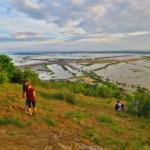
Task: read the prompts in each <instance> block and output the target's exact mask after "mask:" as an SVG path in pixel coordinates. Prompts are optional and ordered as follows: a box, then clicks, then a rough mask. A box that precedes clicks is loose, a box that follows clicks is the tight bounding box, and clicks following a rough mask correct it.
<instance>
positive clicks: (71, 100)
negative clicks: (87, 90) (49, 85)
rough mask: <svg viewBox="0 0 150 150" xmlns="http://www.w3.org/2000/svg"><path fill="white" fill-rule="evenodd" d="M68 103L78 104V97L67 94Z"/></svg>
mask: <svg viewBox="0 0 150 150" xmlns="http://www.w3.org/2000/svg"><path fill="white" fill-rule="evenodd" d="M66 101H67V102H68V103H70V104H76V97H75V95H74V94H72V93H67V94H66Z"/></svg>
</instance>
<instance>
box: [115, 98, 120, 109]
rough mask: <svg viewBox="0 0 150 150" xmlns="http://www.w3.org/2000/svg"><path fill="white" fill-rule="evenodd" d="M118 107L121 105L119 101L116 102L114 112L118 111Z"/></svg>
mask: <svg viewBox="0 0 150 150" xmlns="http://www.w3.org/2000/svg"><path fill="white" fill-rule="evenodd" d="M119 107H121V104H120V102H119V100H117V102H116V104H115V110H116V111H118V109H119Z"/></svg>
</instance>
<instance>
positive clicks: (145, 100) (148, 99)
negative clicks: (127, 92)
mask: <svg viewBox="0 0 150 150" xmlns="http://www.w3.org/2000/svg"><path fill="white" fill-rule="evenodd" d="M135 98H136V99H137V101H138V105H137V107H135V106H134V104H133V102H132V101H131V102H130V103H129V107H128V112H129V113H131V114H137V115H138V116H144V117H150V93H145V92H143V91H140V92H139V91H138V93H135Z"/></svg>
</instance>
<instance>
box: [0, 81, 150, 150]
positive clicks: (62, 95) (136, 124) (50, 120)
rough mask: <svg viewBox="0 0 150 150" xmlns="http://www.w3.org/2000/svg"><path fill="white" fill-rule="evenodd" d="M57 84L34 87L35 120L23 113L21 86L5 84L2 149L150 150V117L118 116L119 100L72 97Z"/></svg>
mask: <svg viewBox="0 0 150 150" xmlns="http://www.w3.org/2000/svg"><path fill="white" fill-rule="evenodd" d="M55 84H56V85H57V83H53V84H47V85H43V86H38V85H37V86H33V87H34V88H35V90H36V100H37V110H38V113H37V114H36V115H33V116H29V114H26V113H25V112H24V100H23V98H22V96H21V95H22V85H21V84H14V83H13V84H10V83H5V84H1V85H0V110H1V111H0V135H1V136H0V149H4V150H77V149H78V150H84V149H86V150H100V149H104V150H105V149H106V150H148V149H150V120H149V119H146V118H143V117H137V116H133V115H130V114H128V113H127V111H126V110H125V111H124V112H115V110H114V104H115V102H116V99H114V98H108V99H107V98H101V97H92V96H85V95H83V94H81V93H80V94H79V93H72V92H71V91H70V89H69V88H68V87H66V86H58V85H57V86H56V85H55ZM69 84H72V83H68V86H69ZM121 102H122V103H124V104H125V106H126V107H127V103H126V101H124V100H121ZM126 107H125V108H126Z"/></svg>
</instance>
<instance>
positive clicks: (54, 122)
mask: <svg viewBox="0 0 150 150" xmlns="http://www.w3.org/2000/svg"><path fill="white" fill-rule="evenodd" d="M43 119H44V121H45V122H46V123H47V124H48V125H49V126H52V127H54V126H56V125H57V122H56V121H55V120H54V119H52V118H50V117H48V116H45V117H43Z"/></svg>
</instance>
